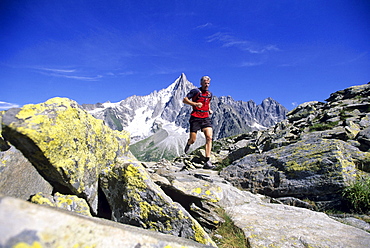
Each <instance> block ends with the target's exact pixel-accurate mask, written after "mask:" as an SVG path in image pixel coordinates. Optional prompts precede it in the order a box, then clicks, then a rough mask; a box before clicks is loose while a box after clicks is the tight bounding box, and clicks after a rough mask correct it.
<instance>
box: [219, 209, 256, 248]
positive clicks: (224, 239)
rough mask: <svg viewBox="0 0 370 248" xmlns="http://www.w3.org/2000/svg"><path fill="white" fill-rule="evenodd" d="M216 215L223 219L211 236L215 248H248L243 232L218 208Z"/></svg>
mask: <svg viewBox="0 0 370 248" xmlns="http://www.w3.org/2000/svg"><path fill="white" fill-rule="evenodd" d="M217 213H218V214H219V215H220V217H222V218H223V219H224V222H223V223H221V224H220V225H219V227H218V228H217V229H216V230H215V231H214V232H213V235H212V236H213V237H212V238H213V240H215V242H216V243H217V246H218V247H220V248H249V247H250V244H249V243H248V241H247V239H246V238H245V235H244V232H243V231H242V230H241V229H240V228H239V227H237V226H236V225H235V224H234V222H233V221H232V219H231V218H230V216H229V215H228V214H227V213H226V211H225V210H223V209H221V208H220V209H218V210H217Z"/></svg>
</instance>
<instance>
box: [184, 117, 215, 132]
mask: <svg viewBox="0 0 370 248" xmlns="http://www.w3.org/2000/svg"><path fill="white" fill-rule="evenodd" d="M189 122H190V132H194V133H196V132H198V131H199V130H203V128H206V127H212V122H211V118H209V117H208V118H197V117H194V116H191V117H190V120H189Z"/></svg>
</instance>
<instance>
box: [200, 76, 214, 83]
mask: <svg viewBox="0 0 370 248" xmlns="http://www.w3.org/2000/svg"><path fill="white" fill-rule="evenodd" d="M206 79H207V80H209V81H211V78H210V77H208V76H203V77H202V78H201V79H200V82H203V81H204V80H206Z"/></svg>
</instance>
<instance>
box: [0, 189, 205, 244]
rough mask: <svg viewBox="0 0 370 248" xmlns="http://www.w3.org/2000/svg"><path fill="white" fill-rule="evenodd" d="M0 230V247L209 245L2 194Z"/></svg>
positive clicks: (0, 197) (0, 201)
mask: <svg viewBox="0 0 370 248" xmlns="http://www.w3.org/2000/svg"><path fill="white" fill-rule="evenodd" d="M0 233H1V235H0V247H15V246H17V245H23V246H22V247H25V245H29V246H30V247H31V246H32V247H96V248H99V247H132V248H134V247H141V248H144V247H145V248H149V247H153V248H162V247H173V248H176V247H178V248H180V247H181V248H183V247H189V248H191V247H194V248H196V247H199V248H200V247H210V246H207V245H203V244H199V243H197V242H195V241H191V240H188V239H183V238H179V237H175V236H172V235H166V234H162V233H158V232H154V231H149V230H144V229H141V228H137V227H133V226H128V225H123V224H119V223H116V222H113V221H108V220H104V219H99V218H93V217H86V216H82V215H78V214H76V213H73V212H69V211H65V210H60V209H57V208H49V207H45V206H40V205H36V204H33V203H29V202H26V201H23V200H19V199H16V198H12V197H6V196H0ZM27 247H28V246H27Z"/></svg>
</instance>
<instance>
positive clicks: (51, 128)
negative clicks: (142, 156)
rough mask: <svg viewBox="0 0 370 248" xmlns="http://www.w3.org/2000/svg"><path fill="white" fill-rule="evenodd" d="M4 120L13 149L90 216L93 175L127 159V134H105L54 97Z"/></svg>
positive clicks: (70, 105)
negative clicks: (84, 205) (84, 204)
mask: <svg viewBox="0 0 370 248" xmlns="http://www.w3.org/2000/svg"><path fill="white" fill-rule="evenodd" d="M12 114H13V115H15V116H14V117H12V116H11V115H12ZM7 120H8V122H10V123H7V128H8V129H9V130H11V131H9V132H8V135H9V136H10V135H13V136H12V137H8V138H9V140H10V141H12V140H14V142H13V143H16V144H19V145H18V147H17V149H19V150H21V151H22V152H23V153H26V154H27V152H28V153H29V154H28V159H29V160H30V161H31V162H32V163H33V164H34V165H35V167H37V169H38V170H39V171H41V173H43V174H44V175H45V176H46V177H48V178H47V179H48V180H49V181H53V182H58V184H60V185H63V186H66V187H68V188H69V190H70V191H71V192H72V193H74V194H76V195H78V196H81V197H84V198H86V199H87V200H88V202H89V204H90V205H91V206H93V208H94V211H95V210H96V209H95V208H96V203H97V199H96V197H97V180H98V177H99V174H100V172H101V171H102V170H104V169H106V168H107V167H108V168H109V167H112V166H113V165H114V164H115V163H116V161H117V158H118V157H120V156H122V155H125V154H127V153H128V147H129V133H128V132H125V131H122V132H119V131H116V130H112V129H110V128H109V127H108V126H106V125H104V123H103V121H102V120H98V119H96V118H94V117H93V116H92V115H90V114H89V113H87V112H86V111H85V110H83V109H82V108H80V107H79V106H78V104H77V103H76V102H75V101H72V100H70V99H68V98H60V97H56V98H52V99H50V100H48V101H46V102H45V103H40V104H29V105H25V106H23V107H22V108H21V109H20V110H19V111H18V112H15V111H13V112H12V113H9V114H8V116H7ZM9 120H10V121H9ZM25 137H27V138H25ZM28 139H29V140H30V141H27V142H28V143H25V140H28ZM30 147H31V148H30Z"/></svg>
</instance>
